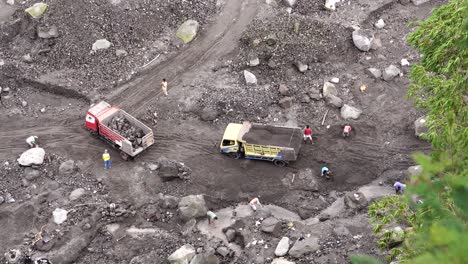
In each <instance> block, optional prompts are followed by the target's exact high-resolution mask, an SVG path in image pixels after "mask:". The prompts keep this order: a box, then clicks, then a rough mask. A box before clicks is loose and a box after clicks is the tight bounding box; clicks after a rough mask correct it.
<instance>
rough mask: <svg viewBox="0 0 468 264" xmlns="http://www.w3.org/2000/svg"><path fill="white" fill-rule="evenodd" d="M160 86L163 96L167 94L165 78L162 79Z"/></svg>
mask: <svg viewBox="0 0 468 264" xmlns="http://www.w3.org/2000/svg"><path fill="white" fill-rule="evenodd" d="M161 88H162V91H163V94H164V96H167V82H166V79H163V80H162V83H161Z"/></svg>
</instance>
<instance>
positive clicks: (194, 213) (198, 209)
mask: <svg viewBox="0 0 468 264" xmlns="http://www.w3.org/2000/svg"><path fill="white" fill-rule="evenodd" d="M207 211H208V209H207V208H206V203H205V198H203V195H189V196H185V197H182V199H180V201H179V216H180V218H181V219H182V220H184V221H188V220H190V219H192V218H197V217H202V216H206V212H207Z"/></svg>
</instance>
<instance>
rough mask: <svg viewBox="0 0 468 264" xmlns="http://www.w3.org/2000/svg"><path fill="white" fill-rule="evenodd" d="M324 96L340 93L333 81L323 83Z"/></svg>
mask: <svg viewBox="0 0 468 264" xmlns="http://www.w3.org/2000/svg"><path fill="white" fill-rule="evenodd" d="M322 94H323V96H325V97H327V96H329V95H335V96H336V95H338V90H337V89H336V87H335V85H334V84H333V83H331V82H324V83H323V92H322Z"/></svg>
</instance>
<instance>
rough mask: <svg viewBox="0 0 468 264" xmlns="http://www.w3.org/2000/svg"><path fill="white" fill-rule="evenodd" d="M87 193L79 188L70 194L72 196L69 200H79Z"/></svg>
mask: <svg viewBox="0 0 468 264" xmlns="http://www.w3.org/2000/svg"><path fill="white" fill-rule="evenodd" d="M85 192H86V191H85V189H83V188H77V189H75V190H73V191H72V192H71V193H70V196H68V198H69V199H70V201H75V200H78V199H80V197H81V196H83V195H84V194H85Z"/></svg>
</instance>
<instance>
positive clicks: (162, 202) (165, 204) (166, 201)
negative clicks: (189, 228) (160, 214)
mask: <svg viewBox="0 0 468 264" xmlns="http://www.w3.org/2000/svg"><path fill="white" fill-rule="evenodd" d="M158 198H159V206H160V207H161V208H163V209H175V208H177V206H178V205H179V198H177V197H175V196H171V195H164V194H162V193H159V194H158Z"/></svg>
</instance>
